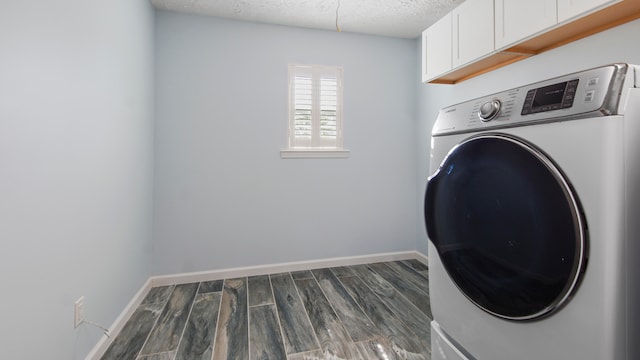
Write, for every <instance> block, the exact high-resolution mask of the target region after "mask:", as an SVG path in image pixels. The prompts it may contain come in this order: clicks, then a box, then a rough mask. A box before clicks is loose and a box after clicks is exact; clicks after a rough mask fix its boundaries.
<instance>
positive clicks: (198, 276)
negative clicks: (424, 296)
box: [86, 251, 429, 360]
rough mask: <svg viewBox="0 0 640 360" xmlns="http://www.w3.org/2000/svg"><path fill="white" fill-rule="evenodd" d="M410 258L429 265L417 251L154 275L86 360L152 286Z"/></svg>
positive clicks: (108, 342) (98, 350)
mask: <svg viewBox="0 0 640 360" xmlns="http://www.w3.org/2000/svg"><path fill="white" fill-rule="evenodd" d="M409 259H416V260H418V261H420V262H422V263H424V264H425V265H428V264H429V262H428V258H427V256H426V255H424V254H422V253H420V252H418V251H403V252H394V253H383V254H371V255H361V256H347V257H339V258H331V259H319V260H309V261H296V262H289V263H280V264H271V265H259V266H247V267H238V268H231V269H221V270H211V271H200V272H190V273H182V274H171V275H162V276H152V277H150V278H149V279H148V280H147V281H146V282H145V283H144V285H143V286H142V287H141V288H140V290H138V292H137V293H136V295H135V296H134V297H133V299H131V301H130V302H129V304H127V307H125V309H124V310H123V311H122V313H120V315H119V316H118V317H117V318H116V320H115V321H114V322H113V324H112V325H111V327H110V328H109V333H110V337H107V336H104V335H103V336H102V338H101V339H100V341H99V342H98V344H96V346H95V347H94V348H93V349H92V350H91V352H90V353H89V355H87V357H86V360H93V359H99V358H100V357H101V356H102V355H104V353H105V351H107V348H108V347H109V345H111V342H112V341H113V339H114V338H115V337H116V336H117V335H118V333H119V332H120V330H122V328H123V327H124V325H125V323H126V322H127V320H128V319H129V318H130V317H131V315H132V314H133V312H134V311H135V310H136V309H137V308H138V306H139V305H140V303H142V300H143V299H144V297H145V296H146V295H147V293H148V292H149V290H151V288H152V287H156V286H166V285H177V284H185V283H191V282H201V281H210V280H221V279H230V278H237V277H245V276H255V275H266V274H277V273H280V272H290V271H300V270H313V269H322V268H328V267H336V266H352V265H362V264H371V263H376V262H384V261H398V260H409Z"/></svg>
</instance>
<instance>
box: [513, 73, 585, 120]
mask: <svg viewBox="0 0 640 360" xmlns="http://www.w3.org/2000/svg"><path fill="white" fill-rule="evenodd" d="M577 88H578V79H576V80H571V81H565V82H561V83H557V84H553V85H547V86H544V87H541V88H537V89H531V90H529V91H528V92H527V96H526V97H525V99H524V106H523V107H522V113H521V114H522V115H527V114H535V113H540V112H545V111H551V110H559V109H566V108H570V107H572V106H573V100H574V99H575V94H576V90H577Z"/></svg>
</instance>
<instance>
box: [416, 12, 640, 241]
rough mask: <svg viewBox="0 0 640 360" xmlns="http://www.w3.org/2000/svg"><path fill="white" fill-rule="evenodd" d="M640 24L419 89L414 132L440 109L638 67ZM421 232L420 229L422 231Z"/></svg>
mask: <svg viewBox="0 0 640 360" xmlns="http://www.w3.org/2000/svg"><path fill="white" fill-rule="evenodd" d="M638 34H640V20H636V21H633V22H630V23H627V24H624V25H621V26H618V27H616V28H613V29H609V30H607V31H605V32H602V33H599V34H596V35H593V36H590V37H587V38H584V39H582V40H579V41H576V42H574V43H571V44H569V45H565V46H563V47H560V48H557V49H554V50H551V51H548V52H545V53H542V54H539V55H537V56H533V57H530V58H529V59H527V60H524V61H520V62H517V63H514V64H511V65H509V66H506V67H503V68H501V69H498V70H495V71H492V72H490V73H487V74H484V75H481V76H479V77H476V78H473V79H470V80H467V81H464V82H462V83H459V84H456V85H453V86H451V85H423V87H422V89H421V90H420V92H419V94H420V95H419V96H420V100H419V104H420V106H419V117H420V119H421V120H420V125H419V126H418V129H417V130H418V132H422V133H429V132H430V129H431V127H432V126H433V121H434V120H435V119H436V117H437V115H438V110H439V109H440V108H442V107H445V106H449V105H452V104H456V103H459V102H462V101H465V100H469V99H473V98H476V97H479V96H483V95H486V94H492V93H495V92H499V91H502V90H507V89H510V88H513V87H517V86H521V85H526V84H528V83H531V82H535V81H539V80H544V79H547V78H551V77H554V76H559V75H564V74H567V73H571V72H575V71H579V70H584V69H589V68H592V67H597V66H600V65H605V64H609V63H613V62H628V63H632V64H640V41H639V40H638ZM429 143H430V139H429V138H428V137H425V138H422V139H421V140H420V141H419V145H418V149H419V151H418V154H419V155H418V156H419V159H418V164H419V169H418V183H419V187H420V188H422V189H423V190H422V193H423V194H424V187H425V186H426V177H428V175H429V174H428V173H429V171H428V170H429V156H428V154H429V152H428V148H429ZM422 228H424V226H423V227H422ZM426 244H427V235H426V232H425V231H424V230H421V231H420V230H419V231H418V247H417V248H418V251H421V252H423V253H426V251H427V245H426Z"/></svg>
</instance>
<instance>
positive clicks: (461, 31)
mask: <svg viewBox="0 0 640 360" xmlns="http://www.w3.org/2000/svg"><path fill="white" fill-rule="evenodd" d="M493 12H494V11H493V0H467V1H465V2H463V3H462V4H460V6H458V7H457V8H455V9H454V10H453V11H452V12H451V14H452V16H453V19H452V20H453V67H454V68H455V67H457V66H460V65H464V64H466V63H469V62H471V61H473V60H476V59H478V58H480V57H482V56H484V55H487V54H489V53H491V52H492V51H493V50H494V35H493V28H494V25H493V23H494V19H493Z"/></svg>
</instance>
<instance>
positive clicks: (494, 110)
mask: <svg viewBox="0 0 640 360" xmlns="http://www.w3.org/2000/svg"><path fill="white" fill-rule="evenodd" d="M501 106H502V103H501V102H500V100H498V99H494V100H491V101H487V102H486V103H484V104H482V106H480V111H478V116H479V117H480V120H482V121H485V122H486V121H491V120H493V119H494V118H495V117H496V116H498V114H499V113H500V108H501Z"/></svg>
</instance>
